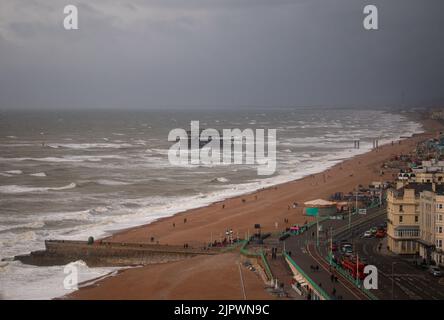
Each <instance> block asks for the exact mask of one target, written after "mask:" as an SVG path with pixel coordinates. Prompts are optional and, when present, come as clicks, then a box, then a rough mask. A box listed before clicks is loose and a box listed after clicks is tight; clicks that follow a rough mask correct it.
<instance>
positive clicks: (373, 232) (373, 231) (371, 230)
mask: <svg viewBox="0 0 444 320" xmlns="http://www.w3.org/2000/svg"><path fill="white" fill-rule="evenodd" d="M377 231H378V229H377V228H376V227H373V228H371V229H370V232H371V233H372V234H373V235H375V234H376V232H377Z"/></svg>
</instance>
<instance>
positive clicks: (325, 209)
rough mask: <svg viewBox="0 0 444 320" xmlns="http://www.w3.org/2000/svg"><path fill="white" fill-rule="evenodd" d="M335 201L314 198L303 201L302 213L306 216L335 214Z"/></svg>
mask: <svg viewBox="0 0 444 320" xmlns="http://www.w3.org/2000/svg"><path fill="white" fill-rule="evenodd" d="M336 211H337V208H336V202H333V201H327V200H323V199H316V200H311V201H307V202H304V213H305V214H306V215H307V216H329V215H334V214H336Z"/></svg>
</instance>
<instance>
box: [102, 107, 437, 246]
mask: <svg viewBox="0 0 444 320" xmlns="http://www.w3.org/2000/svg"><path fill="white" fill-rule="evenodd" d="M424 114H425V113H424V112H421V113H419V114H418V113H417V112H412V111H408V112H407V115H406V114H402V115H403V116H405V117H406V118H409V119H410V120H411V121H415V122H417V123H420V124H421V125H422V129H423V132H421V133H412V135H411V136H410V137H408V136H400V137H399V138H398V140H393V141H394V142H395V143H396V144H397V143H398V142H399V141H406V140H409V139H411V138H414V137H416V136H418V135H423V134H427V133H428V130H427V128H426V127H425V125H424V121H425V120H426V121H433V120H430V119H423V116H424ZM434 122H437V121H434ZM389 145H390V141H387V142H385V143H384V144H380V145H379V149H381V148H383V147H386V146H389ZM372 151H374V149H368V150H366V151H364V152H362V153H358V154H355V155H353V156H351V157H343V156H341V157H340V158H335V159H330V160H327V161H328V162H333V164H331V165H329V166H326V167H325V168H324V169H321V171H317V172H314V173H307V174H305V175H304V174H302V175H301V176H300V177H297V178H291V179H289V180H287V181H283V182H277V183H266V186H264V187H259V188H256V189H253V190H248V191H240V193H239V194H237V193H236V192H235V193H236V194H234V195H230V194H228V195H226V197H224V196H222V198H221V199H218V200H209V201H208V202H205V203H203V204H197V205H196V206H195V207H191V208H187V209H184V210H180V211H177V212H174V213H172V214H171V215H167V216H163V217H160V218H157V219H155V220H153V221H150V222H146V223H142V224H139V225H134V226H130V227H126V228H121V229H114V230H108V231H107V232H106V233H109V235H104V236H100V237H98V240H107V241H112V240H113V239H114V238H115V236H118V235H119V234H121V233H126V232H129V231H131V230H135V229H140V228H145V227H148V226H150V225H152V224H156V223H161V222H164V221H169V220H174V217H179V216H180V217H182V216H184V215H186V214H191V213H192V212H194V211H198V210H201V209H204V208H208V207H212V206H215V205H218V204H220V205H222V204H223V203H225V202H226V201H230V200H234V199H242V198H246V197H249V196H251V195H253V196H254V195H256V194H259V193H261V192H263V191H268V190H271V189H275V188H276V187H281V186H285V185H287V184H291V183H294V182H298V181H301V180H304V179H306V178H308V177H311V176H317V175H322V174H324V173H327V172H328V171H329V170H331V169H333V168H335V167H336V166H340V165H341V164H342V163H345V162H347V161H349V160H352V159H355V158H356V157H360V156H364V155H366V154H368V153H371V152H372ZM281 176H283V175H281ZM281 176H276V177H281ZM276 177H274V178H276ZM267 179H272V178H266V179H264V180H267ZM246 184H247V183H243V184H240V185H241V186H242V185H246ZM221 191H222V193H224V192H226V191H228V189H223V190H221ZM219 192H220V191H219ZM215 198H217V196H215ZM160 244H162V243H160ZM174 244H177V243H174Z"/></svg>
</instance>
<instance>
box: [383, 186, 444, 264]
mask: <svg viewBox="0 0 444 320" xmlns="http://www.w3.org/2000/svg"><path fill="white" fill-rule="evenodd" d="M443 244H444V185H437V184H435V183H410V184H408V185H405V186H402V187H400V188H398V189H390V190H389V191H388V193H387V246H388V249H389V250H390V251H392V252H393V253H396V254H418V255H419V256H420V257H421V258H423V259H424V260H425V261H426V262H427V263H430V262H431V261H434V262H435V263H437V264H440V265H444V252H443Z"/></svg>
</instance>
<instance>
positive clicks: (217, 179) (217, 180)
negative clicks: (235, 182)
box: [211, 177, 230, 183]
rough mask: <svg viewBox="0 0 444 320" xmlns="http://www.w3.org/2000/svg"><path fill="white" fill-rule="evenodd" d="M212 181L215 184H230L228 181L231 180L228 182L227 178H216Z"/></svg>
mask: <svg viewBox="0 0 444 320" xmlns="http://www.w3.org/2000/svg"><path fill="white" fill-rule="evenodd" d="M211 181H213V182H222V183H225V182H228V181H230V180H228V179H227V178H224V177H219V178H214V179H213V180H211Z"/></svg>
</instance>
